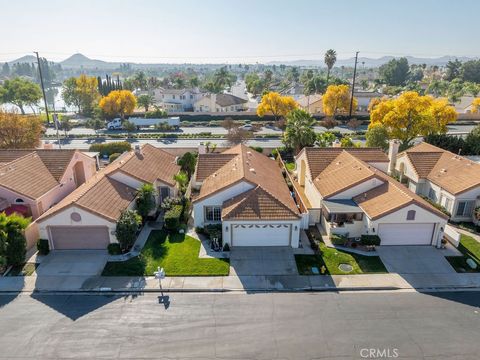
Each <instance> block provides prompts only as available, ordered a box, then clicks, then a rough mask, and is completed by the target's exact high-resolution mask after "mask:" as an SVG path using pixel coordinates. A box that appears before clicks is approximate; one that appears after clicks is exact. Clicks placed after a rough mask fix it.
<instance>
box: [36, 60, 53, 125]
mask: <svg viewBox="0 0 480 360" xmlns="http://www.w3.org/2000/svg"><path fill="white" fill-rule="evenodd" d="M33 53H34V54H36V55H37V66H38V73H39V75H40V84H41V85H42V93H43V102H44V103H45V113H46V114H47V124H50V118H49V117H48V104H47V96H46V95H45V86H43V76H42V67H41V66H40V57H39V56H38V51H34V52H33Z"/></svg>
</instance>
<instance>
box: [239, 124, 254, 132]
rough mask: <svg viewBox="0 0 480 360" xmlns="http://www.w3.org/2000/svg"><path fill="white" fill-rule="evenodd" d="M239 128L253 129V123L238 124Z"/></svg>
mask: <svg viewBox="0 0 480 360" xmlns="http://www.w3.org/2000/svg"><path fill="white" fill-rule="evenodd" d="M240 129H242V130H247V131H252V130H253V125H252V124H245V125H242V126H240Z"/></svg>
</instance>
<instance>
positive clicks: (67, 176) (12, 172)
mask: <svg viewBox="0 0 480 360" xmlns="http://www.w3.org/2000/svg"><path fill="white" fill-rule="evenodd" d="M96 171H97V162H96V159H95V158H93V157H91V156H90V155H88V154H85V153H83V152H81V151H78V150H58V149H25V150H23V149H22V150H0V211H5V212H6V213H7V214H8V213H11V212H19V213H21V214H23V215H25V216H31V217H32V218H33V219H34V220H35V219H36V218H38V217H39V216H40V215H41V214H43V213H44V212H45V211H47V210H48V209H49V208H50V207H52V206H53V205H55V204H56V203H58V202H59V201H61V200H62V199H63V198H64V197H65V196H67V195H68V194H70V193H71V192H72V191H74V190H75V189H76V188H77V187H79V186H80V185H82V184H83V183H84V182H85V181H87V180H88V179H90V178H91V177H92V176H93V175H94V174H95V173H96Z"/></svg>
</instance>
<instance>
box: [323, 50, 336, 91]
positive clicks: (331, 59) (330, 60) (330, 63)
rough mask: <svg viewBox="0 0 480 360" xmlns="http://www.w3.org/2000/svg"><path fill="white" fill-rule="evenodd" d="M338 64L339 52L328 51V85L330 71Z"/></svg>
mask: <svg viewBox="0 0 480 360" xmlns="http://www.w3.org/2000/svg"><path fill="white" fill-rule="evenodd" d="M336 62H337V52H336V51H335V50H333V49H330V50H327V52H326V53H325V65H327V85H328V79H329V78H330V70H332V68H333V65H335V63H336Z"/></svg>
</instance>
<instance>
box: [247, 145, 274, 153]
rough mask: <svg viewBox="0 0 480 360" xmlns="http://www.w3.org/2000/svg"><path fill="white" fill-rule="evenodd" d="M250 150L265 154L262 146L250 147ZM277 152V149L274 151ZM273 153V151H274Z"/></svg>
mask: <svg viewBox="0 0 480 360" xmlns="http://www.w3.org/2000/svg"><path fill="white" fill-rule="evenodd" d="M250 149H253V150H255V151H256V152H259V153H260V154H262V153H263V148H262V147H261V146H250ZM274 150H275V149H274ZM272 152H273V150H272Z"/></svg>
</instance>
